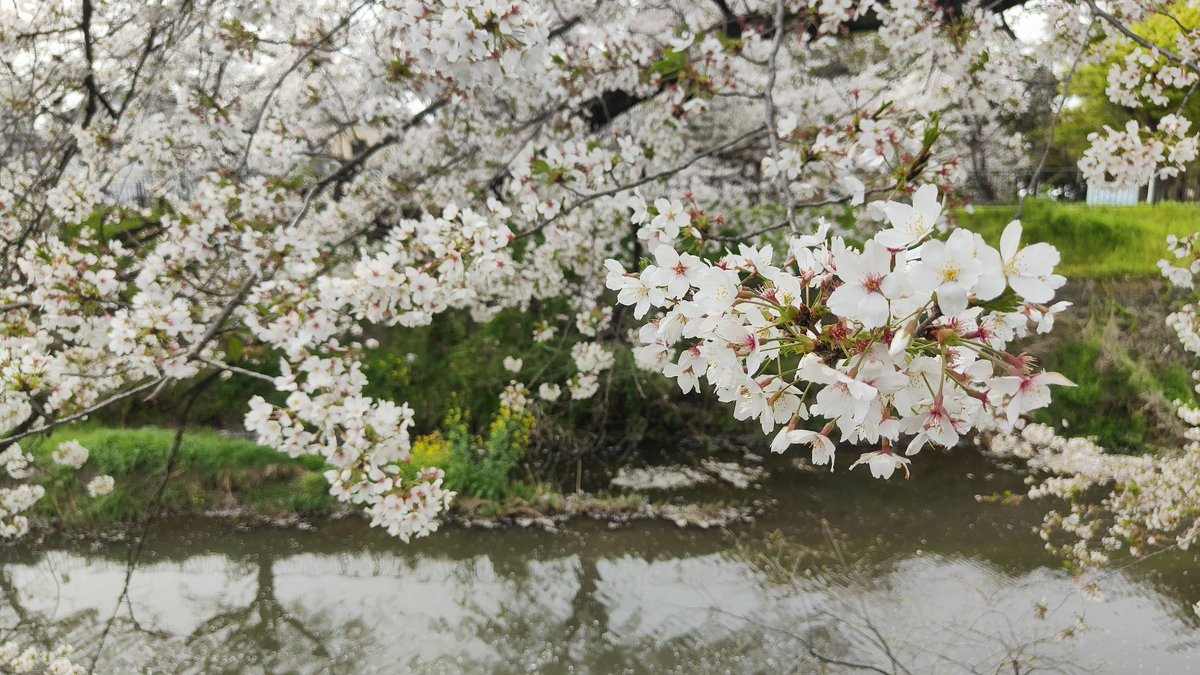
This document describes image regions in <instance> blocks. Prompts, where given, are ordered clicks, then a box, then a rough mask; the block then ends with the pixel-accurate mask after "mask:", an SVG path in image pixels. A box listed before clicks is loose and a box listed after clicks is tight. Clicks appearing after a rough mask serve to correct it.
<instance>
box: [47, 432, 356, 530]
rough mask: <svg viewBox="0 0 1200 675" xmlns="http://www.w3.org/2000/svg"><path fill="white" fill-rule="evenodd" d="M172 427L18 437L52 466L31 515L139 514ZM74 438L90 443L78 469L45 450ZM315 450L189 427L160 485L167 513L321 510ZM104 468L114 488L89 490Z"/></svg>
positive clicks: (61, 520) (154, 484)
mask: <svg viewBox="0 0 1200 675" xmlns="http://www.w3.org/2000/svg"><path fill="white" fill-rule="evenodd" d="M174 438H175V432H174V431H173V430H169V429H161V428H143V429H113V428H106V427H69V428H66V429H60V430H58V431H56V432H55V433H54V434H53V435H51V436H50V437H49V438H46V439H43V440H41V441H39V442H36V443H28V444H24V446H25V448H26V449H27V450H29V451H30V452H32V453H33V454H34V455H35V456H38V457H39V460H38V464H39V465H41V466H44V467H51V469H50V470H49V472H48V473H45V474H41V475H39V476H38V482H40V483H41V484H42V485H43V486H44V487H45V488H46V496H45V497H44V498H43V499H42V501H41V502H39V503H38V506H37V507H36V508H37V510H36V512H35V516H36V517H37V518H38V520H39V521H40V522H42V523H43V524H54V525H57V526H60V527H63V528H65V529H77V528H89V527H103V526H107V525H112V524H115V523H121V522H131V521H134V520H137V519H140V518H141V517H143V516H144V514H146V513H147V512H148V510H149V507H150V505H151V502H152V497H153V495H154V493H155V492H156V490H157V489H158V486H159V484H160V483H161V481H162V477H163V475H164V472H165V470H166V464H167V458H168V455H169V452H170V448H171V444H172V443H173V441H174ZM68 439H75V440H78V441H79V442H80V443H82V444H83V446H84V447H86V448H87V449H88V450H89V456H88V461H87V463H86V464H85V465H84V466H83V468H82V469H80V470H79V471H78V472H76V471H73V470H70V469H67V468H65V467H58V466H57V465H55V464H53V463H52V462H51V461H50V459H49V455H50V453H51V452H53V450H54V449H55V448H56V447H58V444H59V443H61V442H62V441H65V440H68ZM321 469H322V462H321V460H320V459H319V458H316V457H302V458H299V459H292V458H290V457H288V456H286V455H283V454H280V453H279V452H276V451H275V450H272V449H270V448H264V447H262V446H259V445H255V444H254V443H251V442H249V441H244V440H239V439H235V438H229V437H226V436H222V435H220V434H217V433H215V432H212V431H206V430H193V431H188V432H187V433H186V434H185V435H184V438H183V443H182V444H181V445H180V451H179V456H178V459H177V461H176V464H175V468H174V471H173V473H172V476H171V479H170V480H169V481H168V482H167V487H166V489H165V491H164V493H163V499H162V504H161V505H162V508H163V512H164V513H166V514H170V515H189V514H199V513H203V512H205V511H211V510H220V509H231V508H239V509H246V510H248V511H251V512H253V513H256V514H259V515H264V516H283V515H290V514H301V515H319V514H325V513H329V512H331V511H332V510H333V508H334V506H335V500H334V498H333V497H331V496H329V495H328V494H327V490H328V485H327V484H326V482H325V479H324V477H323V476H322V475H321ZM102 474H107V475H110V476H112V477H113V478H114V479H115V481H116V488H115V489H114V490H113V492H112V494H109V495H106V496H104V497H99V498H95V499H93V498H90V497H88V496H87V494H86V491H85V490H84V489H83V484H84V483H86V482H87V481H88V480H90V479H91V478H92V477H93V476H96V475H102Z"/></svg>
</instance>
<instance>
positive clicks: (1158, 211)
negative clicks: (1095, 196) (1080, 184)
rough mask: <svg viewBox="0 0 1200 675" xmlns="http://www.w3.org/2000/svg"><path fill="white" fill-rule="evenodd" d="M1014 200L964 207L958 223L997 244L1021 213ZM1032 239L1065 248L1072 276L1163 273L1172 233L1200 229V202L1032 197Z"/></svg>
mask: <svg viewBox="0 0 1200 675" xmlns="http://www.w3.org/2000/svg"><path fill="white" fill-rule="evenodd" d="M1016 208H1017V207H1016V206H1015V205H1012V204H1003V205H986V206H976V207H975V210H974V213H966V212H963V211H959V212H958V213H957V217H958V224H959V225H960V226H962V227H967V228H969V229H971V230H973V231H975V232H978V233H980V234H982V235H983V237H984V239H986V240H987V241H988V242H990V243H992V244H993V245H994V244H996V243H997V242H999V241H1000V233H1001V232H1002V231H1003V230H1004V227H1005V225H1007V224H1008V223H1009V221H1011V220H1012V218H1013V215H1014V214H1015V213H1016ZM1021 224H1022V225H1023V226H1024V229H1025V235H1024V241H1025V242H1026V243H1028V242H1033V241H1045V242H1048V243H1050V244H1053V245H1054V246H1056V247H1057V248H1058V250H1059V252H1061V253H1062V264H1061V265H1060V267H1059V272H1061V273H1062V274H1064V275H1066V277H1067V278H1068V279H1112V278H1120V277H1142V278H1149V277H1157V276H1159V271H1158V266H1157V265H1158V261H1159V260H1161V259H1163V258H1164V257H1166V256H1167V249H1166V240H1167V235H1170V234H1174V235H1185V234H1191V233H1192V232H1195V231H1197V230H1200V204H1185V203H1177V202H1164V203H1160V204H1154V205H1149V204H1139V205H1137V206H1088V205H1087V204H1063V203H1060V202H1052V201H1047V200H1030V201H1029V202H1026V204H1025V211H1024V213H1023V214H1022V216H1021Z"/></svg>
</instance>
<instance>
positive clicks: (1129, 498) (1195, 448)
mask: <svg viewBox="0 0 1200 675" xmlns="http://www.w3.org/2000/svg"><path fill="white" fill-rule="evenodd" d="M1180 416H1181V417H1183V418H1184V419H1185V420H1186V421H1188V422H1189V423H1190V424H1193V425H1195V424H1197V423H1200V414H1197V413H1196V411H1194V410H1187V409H1181V411H1180ZM1192 436H1193V439H1195V438H1200V437H1198V436H1196V435H1195V434H1193V435H1192ZM989 447H990V450H991V452H993V453H994V454H995V455H997V456H1000V457H1016V458H1019V459H1022V460H1024V461H1025V462H1027V463H1028V465H1029V467H1030V468H1031V469H1032V470H1033V471H1034V474H1033V475H1032V477H1031V478H1030V479H1029V482H1030V484H1031V485H1030V489H1029V496H1030V497H1031V498H1035V499H1038V498H1046V497H1051V498H1054V499H1056V500H1059V501H1060V502H1062V503H1064V504H1066V506H1067V511H1066V512H1062V511H1060V510H1058V509H1054V510H1051V511H1050V512H1048V513H1047V515H1046V517H1045V520H1044V522H1043V524H1042V527H1041V535H1042V538H1043V539H1045V540H1046V547H1047V549H1048V550H1050V551H1051V552H1054V553H1056V554H1057V555H1060V556H1062V557H1063V558H1064V559H1066V560H1067V561H1069V562H1071V563H1072V564H1073V565H1075V566H1076V567H1078V568H1085V567H1094V566H1098V565H1103V564H1105V563H1107V562H1108V561H1109V560H1110V558H1111V556H1113V555H1114V554H1117V553H1127V554H1129V555H1133V556H1143V555H1146V554H1148V553H1151V552H1153V551H1155V550H1159V549H1162V548H1164V547H1167V546H1172V545H1174V546H1178V547H1179V548H1180V549H1184V550H1186V549H1188V548H1189V546H1191V544H1192V543H1193V542H1194V541H1195V540H1196V537H1197V535H1200V519H1198V518H1197V517H1196V513H1197V511H1198V510H1200V501H1198V499H1197V494H1198V493H1200V479H1198V478H1197V477H1198V476H1200V444H1198V443H1197V442H1196V440H1193V442H1192V443H1191V444H1189V446H1188V447H1187V448H1185V449H1183V450H1182V451H1179V452H1174V453H1170V454H1168V455H1165V456H1155V455H1124V454H1114V453H1110V452H1106V451H1105V450H1104V448H1101V447H1099V446H1098V445H1096V443H1095V442H1094V441H1092V440H1090V439H1086V438H1066V437H1063V436H1060V435H1059V434H1058V433H1056V432H1055V430H1054V429H1053V428H1051V427H1048V426H1045V425H1040V424H1030V425H1028V426H1026V427H1025V428H1024V429H1021V430H1020V431H1019V432H1016V433H997V434H995V435H992V436H991V437H990V440H989Z"/></svg>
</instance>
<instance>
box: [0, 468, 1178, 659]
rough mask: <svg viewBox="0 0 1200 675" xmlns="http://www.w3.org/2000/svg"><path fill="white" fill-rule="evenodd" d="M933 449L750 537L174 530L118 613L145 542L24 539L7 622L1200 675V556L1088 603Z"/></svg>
mask: <svg viewBox="0 0 1200 675" xmlns="http://www.w3.org/2000/svg"><path fill="white" fill-rule="evenodd" d="M920 459H922V460H923V461H921V462H919V463H918V465H917V470H918V471H917V473H916V474H915V475H914V477H913V479H912V480H911V481H907V482H904V481H892V482H890V483H883V482H878V481H872V480H871V479H870V478H869V477H868V476H867V475H866V474H865V473H855V474H848V473H846V472H839V473H837V474H834V475H832V476H830V475H811V474H803V473H799V472H795V471H789V472H776V473H775V474H774V476H773V478H771V479H770V480H768V481H767V482H766V483H765V484H764V485H763V487H762V489H761V490H760V491H757V492H754V491H752V492H751V493H750V494H749V495H748V496H750V497H759V498H761V497H763V496H769V497H771V498H773V499H775V500H777V503H776V504H775V506H773V507H772V508H771V509H770V511H769V512H768V513H767V514H766V515H765V516H764V517H763V518H761V519H760V520H759V521H758V522H757V523H755V524H754V525H751V526H740V527H738V528H735V529H734V530H733V531H731V532H719V531H703V530H694V529H680V528H677V527H676V526H674V525H672V524H669V523H659V522H653V523H636V524H632V525H628V526H623V527H619V528H615V529H614V528H610V527H609V526H608V525H607V524H604V523H597V522H590V521H575V522H572V523H570V524H568V525H566V526H565V527H564V528H563V529H562V531H560V532H559V533H558V534H550V533H546V532H541V531H532V530H504V531H480V530H468V529H461V528H452V529H450V530H449V531H446V532H443V533H440V534H438V535H437V536H434V537H432V538H429V539H426V540H422V541H419V542H416V543H414V544H411V545H408V546H405V545H403V544H400V543H399V542H396V541H393V540H390V539H388V538H387V537H385V536H382V535H380V534H379V533H377V532H373V531H370V530H369V529H368V528H367V527H366V526H365V525H364V524H363V523H362V522H359V521H357V520H352V521H342V522H333V523H326V524H322V525H320V526H319V527H318V528H317V529H316V530H315V531H312V532H302V531H276V530H253V531H241V532H240V531H236V530H234V529H232V528H231V527H230V526H228V525H223V524H218V523H211V522H210V523H205V522H173V523H165V524H162V525H160V526H159V527H158V528H157V529H156V530H155V533H154V535H153V536H152V538H151V539H150V540H149V541H148V544H147V548H146V551H145V553H144V555H143V563H142V564H141V565H139V566H138V567H137V569H136V570H135V571H134V573H133V575H132V577H131V583H130V588H129V594H128V600H127V601H126V602H125V603H123V604H122V605H121V606H120V607H117V606H116V601H117V598H118V597H119V594H120V592H121V588H122V585H123V581H124V578H125V573H126V565H125V558H126V554H127V545H126V544H121V543H119V544H108V545H103V546H96V545H93V544H81V543H69V542H48V543H46V544H44V545H41V546H39V547H38V548H37V549H36V550H29V549H28V547H25V548H24V549H8V550H5V551H0V555H3V556H4V565H3V568H2V574H0V582H2V588H0V596H2V598H3V600H2V601H0V625H3V626H4V627H6V628H12V629H14V631H15V633H16V634H17V635H18V636H20V637H21V638H22V639H24V640H29V639H33V640H38V641H44V642H47V643H50V642H57V641H67V642H70V643H72V644H75V645H77V646H78V648H79V649H80V650H81V652H82V654H83V655H84V656H85V657H86V658H84V659H83V660H84V662H85V663H86V662H87V661H89V660H90V657H91V656H92V655H94V654H95V653H96V651H97V646H98V643H99V635H100V633H101V632H102V630H103V628H104V625H105V624H106V623H107V622H108V621H109V619H110V617H111V616H113V615H114V611H115V616H116V618H115V620H113V621H112V629H111V632H110V634H109V635H108V636H107V638H106V639H105V641H104V646H103V649H102V650H101V652H100V657H99V662H98V666H97V672H247V673H258V672H270V673H277V672H298V673H325V672H332V673H373V672H388V673H396V672H401V673H402V672H447V673H459V672H466V673H474V672H503V673H507V672H531V671H537V672H546V673H558V672H588V673H612V672H635V673H642V672H653V673H658V672H688V673H693V672H696V673H707V672H733V673H749V672H771V673H774V672H805V673H807V672H848V671H852V670H854V668H852V667H851V666H850V665H847V664H858V665H870V666H875V667H877V668H879V669H882V670H883V671H885V672H893V671H895V672H911V673H924V672H947V673H956V672H971V671H972V670H974V671H976V672H1005V673H1013V672H1027V671H1028V669H1030V668H1033V667H1037V668H1038V669H1041V670H1050V671H1052V672H1111V673H1128V672H1161V673H1186V672H1200V619H1198V618H1197V617H1196V616H1195V615H1194V613H1192V611H1191V604H1192V603H1194V602H1196V601H1197V600H1200V558H1197V556H1196V555H1195V554H1179V553H1176V554H1170V555H1166V556H1161V557H1159V558H1156V559H1155V560H1153V561H1150V562H1148V563H1141V564H1139V565H1136V566H1134V567H1131V568H1129V569H1126V570H1123V571H1118V572H1114V573H1112V574H1110V575H1109V576H1107V577H1104V578H1102V579H1100V580H1099V582H1098V586H1099V589H1100V591H1101V593H1102V597H1100V598H1099V599H1088V598H1086V597H1085V595H1084V594H1083V593H1081V592H1080V588H1079V587H1078V586H1077V585H1076V584H1075V583H1074V582H1072V581H1071V580H1070V579H1069V578H1068V577H1067V576H1066V575H1065V574H1063V573H1061V572H1059V571H1057V569H1056V561H1055V560H1054V559H1053V558H1050V557H1048V556H1047V555H1046V554H1045V553H1044V552H1043V551H1042V548H1041V541H1040V540H1039V539H1038V538H1037V537H1036V536H1035V535H1033V534H1031V532H1030V528H1031V527H1032V525H1033V524H1034V523H1036V522H1037V521H1038V520H1039V511H1038V509H1037V508H1030V507H1017V508H1014V507H1002V506H996V505H989V504H980V503H977V502H976V500H975V498H974V495H976V494H978V493H990V492H993V491H996V490H999V489H1003V488H1004V487H1005V486H1009V485H1013V484H1014V479H1013V477H1011V476H1008V475H1006V474H1004V473H1003V472H1002V471H1000V470H998V469H997V468H996V467H994V466H992V465H990V464H988V463H986V462H984V461H983V460H981V459H980V458H978V457H974V456H972V455H970V454H969V453H960V454H958V455H955V456H952V457H945V458H939V457H934V456H928V457H927V456H924V455H923V456H922V457H921V458H920ZM821 518H826V519H828V521H829V525H830V527H831V528H832V529H833V530H834V531H835V532H836V533H837V535H836V536H835V540H836V541H837V542H838V545H837V550H836V551H835V549H834V546H833V545H832V544H831V543H830V539H829V537H828V536H827V534H826V529H825V528H824V527H823V526H822V525H821V522H820V521H821ZM776 531H778V532H780V533H782V534H783V535H784V536H785V537H786V538H787V540H788V541H789V542H791V545H790V546H789V547H788V554H787V555H785V556H783V557H780V556H776V555H772V554H771V552H772V551H775V552H777V551H776V548H777V547H774V546H768V545H767V544H766V542H768V541H773V540H774V539H773V538H772V537H771V536H770V533H772V532H776ZM739 541H740V542H741V544H740V545H739V544H738V542H739ZM796 550H804V551H807V552H808V553H809V554H810V555H809V556H808V557H804V558H802V559H801V562H800V563H799V564H794V561H795V559H796V558H795V556H794V555H793V554H794V553H795V551H796ZM839 552H840V557H839V555H838V553H839ZM856 561H857V562H856ZM805 568H814V569H815V570H817V572H818V573H816V574H814V575H813V576H806V575H805V574H804V570H805ZM782 569H786V570H787V571H788V572H789V573H790V571H791V570H792V569H795V570H797V571H798V574H797V575H796V578H795V580H794V581H793V582H790V583H779V580H780V577H781V576H787V575H781V570H782ZM1080 619H1082V621H1083V623H1084V624H1085V628H1084V629H1083V630H1076V629H1077V628H1078V626H1079V621H1080ZM822 669H824V670H822Z"/></svg>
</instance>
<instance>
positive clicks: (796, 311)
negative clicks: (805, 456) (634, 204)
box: [606, 185, 1070, 478]
mask: <svg viewBox="0 0 1200 675" xmlns="http://www.w3.org/2000/svg"><path fill="white" fill-rule="evenodd" d="M875 206H876V208H877V209H878V210H879V211H881V212H882V213H883V214H884V215H885V217H886V220H887V224H888V225H889V227H887V228H886V229H884V230H882V231H880V232H878V233H876V234H875V236H874V237H872V238H871V239H868V240H867V241H866V242H865V243H864V244H863V245H862V246H861V248H859V247H855V246H853V245H851V244H849V243H847V241H846V240H845V239H843V238H842V237H837V236H830V234H829V232H828V228H824V229H822V230H818V231H817V232H816V233H814V234H811V235H802V236H794V237H792V238H791V239H790V240H789V241H788V245H787V250H786V252H785V253H784V254H783V256H781V257H778V258H777V256H776V255H775V252H774V250H773V248H772V247H771V246H765V247H753V246H747V245H742V246H740V247H739V248H738V250H737V251H736V252H733V251H727V252H726V253H725V254H724V255H722V256H721V257H719V258H718V259H716V260H707V259H704V258H701V257H699V256H696V255H694V254H691V253H687V252H680V251H678V250H676V249H675V248H672V247H670V246H667V245H659V246H658V247H657V248H655V249H654V252H653V253H654V259H653V261H652V262H650V263H648V264H646V266H645V267H643V268H642V269H641V270H640V271H639V272H629V271H627V270H626V269H625V268H624V267H623V266H622V265H621V264H620V263H619V262H617V261H615V260H609V261H608V262H607V263H606V264H607V266H608V269H609V273H608V279H607V285H608V287H609V288H610V289H612V290H613V291H616V292H617V293H618V296H617V299H618V302H620V303H622V304H624V305H628V306H631V307H633V313H634V316H635V317H637V318H642V317H645V316H647V315H650V313H651V312H652V311H653V312H654V314H653V315H652V320H651V322H650V323H648V324H646V326H644V327H643V328H642V329H641V332H640V337H641V339H642V342H643V343H644V344H643V346H642V347H641V348H639V350H638V359H639V361H640V362H642V363H644V364H654V365H656V366H657V367H658V369H660V370H661V371H662V372H663V373H664V374H665V375H667V376H668V377H673V378H675V379H676V380H677V381H678V383H679V386H680V388H681V389H682V390H683V391H684V392H689V391H693V390H698V389H700V388H701V381H702V380H703V381H705V382H706V383H707V385H708V387H710V388H711V389H712V391H713V392H714V393H715V394H716V396H717V398H718V399H719V400H721V401H722V402H725V403H728V404H731V405H732V407H733V415H734V417H735V418H737V419H739V420H747V419H753V420H757V421H758V422H759V424H760V425H761V428H762V430H763V432H764V433H768V434H770V433H774V434H775V437H774V440H773V441H772V443H771V447H772V449H773V450H775V451H776V452H782V451H784V450H785V449H786V448H788V447H790V446H792V445H795V444H803V445H806V446H809V447H811V449H812V461H813V463H814V464H817V465H829V466H830V468H832V467H833V464H834V460H835V452H836V444H835V441H834V434H835V432H836V433H837V435H838V436H839V441H840V442H842V443H847V444H865V445H876V446H879V448H880V449H878V450H876V451H873V452H868V453H864V454H863V455H862V456H861V457H860V458H859V459H858V461H856V462H855V463H854V464H852V465H851V466H854V465H857V464H867V465H868V466H869V467H870V469H871V472H872V474H874V475H876V476H878V477H884V478H886V477H890V476H891V475H892V474H893V473H894V472H895V470H896V469H897V468H901V467H903V468H904V469H905V472H906V473H907V471H908V468H907V465H908V464H909V460H908V459H907V458H906V457H904V456H902V455H901V454H899V451H901V450H903V452H904V454H905V455H913V454H916V453H917V452H919V451H920V450H921V449H922V448H923V447H925V446H926V445H933V446H941V447H946V448H949V447H953V446H955V445H956V444H957V443H958V441H959V439H960V438H961V437H962V436H963V435H965V434H967V433H968V432H969V431H971V430H972V429H974V428H975V427H977V426H978V425H979V424H980V423H981V421H982V420H983V419H985V418H987V417H988V416H991V415H994V414H997V413H1000V414H1003V415H1004V416H1005V418H1006V420H1007V421H1008V422H1009V423H1012V422H1015V421H1016V419H1017V418H1018V417H1019V416H1020V415H1022V414H1023V413H1026V412H1028V411H1030V410H1035V409H1037V408H1041V407H1043V406H1045V405H1047V404H1048V403H1049V402H1050V386H1051V385H1070V382H1069V381H1067V380H1066V378H1064V377H1062V376H1061V375H1058V374H1057V373H1047V372H1041V371H1038V370H1036V368H1035V367H1034V364H1033V360H1032V358H1031V357H1029V356H1027V355H1024V354H1010V353H1007V352H1005V351H1004V350H1005V347H1006V346H1007V344H1008V343H1009V342H1010V341H1011V340H1013V339H1014V338H1016V337H1021V336H1024V335H1027V334H1028V333H1029V332H1030V330H1031V328H1032V329H1035V330H1036V329H1042V330H1045V329H1048V327H1049V325H1051V324H1050V322H1051V321H1052V317H1053V315H1054V314H1055V313H1056V312H1057V311H1059V310H1061V309H1062V308H1063V307H1064V306H1065V305H1066V304H1067V303H1057V304H1056V305H1050V303H1051V301H1052V300H1053V297H1054V292H1055V290H1056V289H1057V288H1058V287H1060V286H1061V285H1062V283H1063V282H1064V279H1063V278H1062V277H1061V276H1059V275H1056V274H1055V273H1054V267H1055V265H1057V263H1058V260H1059V255H1058V252H1057V251H1056V250H1055V249H1054V248H1053V247H1052V246H1049V245H1048V244H1043V243H1039V244H1033V245H1031V246H1027V247H1024V248H1022V247H1021V246H1020V237H1021V225H1020V223H1019V222H1016V221H1014V222H1013V223H1010V224H1009V226H1008V227H1007V228H1006V229H1005V231H1004V234H1003V236H1002V237H1001V241H1000V242H999V243H1000V247H999V249H996V248H993V247H992V246H990V245H989V244H988V243H986V242H985V241H984V240H983V239H982V238H981V237H980V236H979V235H977V234H973V233H971V232H969V231H966V230H953V231H952V232H951V233H950V234H949V235H948V236H946V237H945V238H944V239H943V238H937V237H935V236H934V234H935V226H936V225H937V224H938V221H939V218H940V216H941V211H942V205H941V204H940V203H939V201H938V191H937V188H936V187H934V186H932V185H926V186H923V187H921V188H919V189H918V190H916V192H915V194H914V195H913V201H912V204H911V205H910V204H905V203H900V202H896V201H888V202H886V203H882V204H876V205H875ZM902 439H903V440H902Z"/></svg>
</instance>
